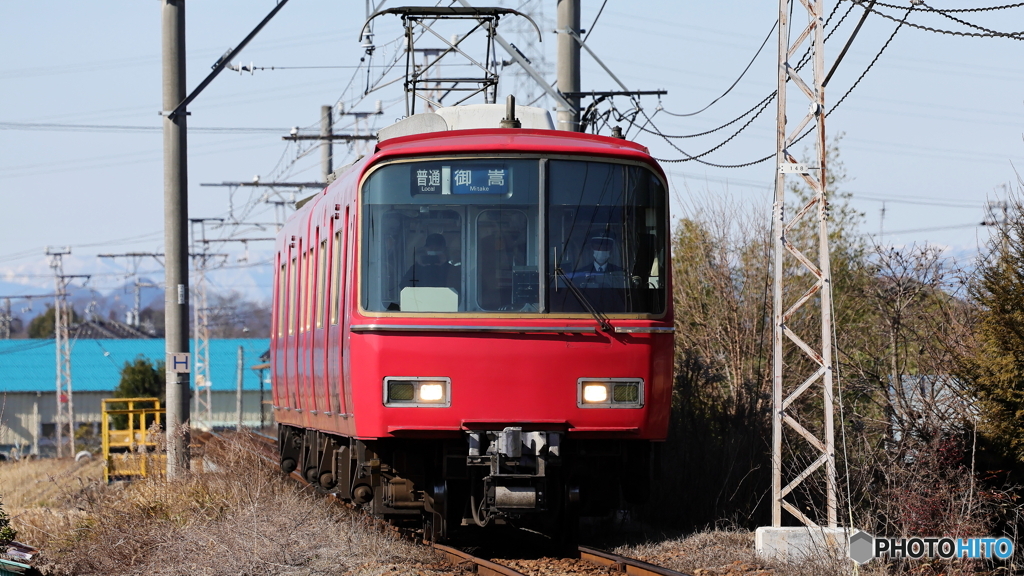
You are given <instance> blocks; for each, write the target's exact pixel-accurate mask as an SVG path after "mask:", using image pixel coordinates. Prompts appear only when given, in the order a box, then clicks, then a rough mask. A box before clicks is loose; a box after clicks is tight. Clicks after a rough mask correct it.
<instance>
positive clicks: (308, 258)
mask: <svg viewBox="0 0 1024 576" xmlns="http://www.w3.org/2000/svg"><path fill="white" fill-rule="evenodd" d="M303 260H305V262H306V266H305V276H303V277H302V281H303V282H305V288H306V290H305V293H304V294H303V296H304V297H305V298H306V306H305V308H304V309H303V311H302V318H303V323H302V326H303V328H302V330H303V331H309V329H310V327H311V326H312V324H313V290H314V289H315V288H316V283H315V282H314V277H313V274H314V270H313V266H315V265H316V260H315V259H314V255H313V247H312V246H310V247H309V252H307V253H306V254H304V255H303Z"/></svg>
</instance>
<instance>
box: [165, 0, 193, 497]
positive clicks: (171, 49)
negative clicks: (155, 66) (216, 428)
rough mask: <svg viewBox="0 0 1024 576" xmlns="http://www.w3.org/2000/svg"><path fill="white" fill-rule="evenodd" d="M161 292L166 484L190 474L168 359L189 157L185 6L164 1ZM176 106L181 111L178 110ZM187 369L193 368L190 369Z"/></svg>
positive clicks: (175, 325) (174, 338)
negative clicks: (163, 256)
mask: <svg viewBox="0 0 1024 576" xmlns="http://www.w3.org/2000/svg"><path fill="white" fill-rule="evenodd" d="M162 21H163V109H164V111H165V112H164V120H163V124H164V253H165V254H166V255H167V264H166V267H165V268H166V271H165V278H166V280H165V288H164V314H165V318H166V322H165V333H164V351H165V353H166V356H167V361H166V366H167V371H166V373H165V374H166V382H167V384H166V396H167V478H168V479H172V480H173V479H175V478H178V477H180V476H181V475H182V474H184V473H185V472H186V471H187V470H188V469H189V450H188V446H189V440H190V439H189V419H190V416H191V415H190V414H189V405H188V401H189V397H188V396H189V387H190V382H189V374H188V373H187V372H184V373H179V372H176V371H174V370H173V369H172V365H173V362H172V361H171V359H172V358H173V357H174V356H175V355H177V354H181V353H187V352H188V153H187V142H186V126H185V118H186V117H187V115H188V113H187V112H186V111H185V106H184V105H185V104H186V103H185V102H184V99H185V0H163V10H162ZM179 103H181V104H182V105H181V106H179ZM190 368H191V366H190Z"/></svg>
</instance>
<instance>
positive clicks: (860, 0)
mask: <svg viewBox="0 0 1024 576" xmlns="http://www.w3.org/2000/svg"><path fill="white" fill-rule="evenodd" d="M846 1H848V2H853V3H854V4H857V5H859V6H864V7H865V9H868V7H867V6H865V0H846ZM876 5H877V4H876ZM911 8H912V9H913V8H916V6H914V5H911ZM932 10H933V11H934V9H932ZM870 11H871V12H872V13H873V14H877V15H878V16H881V17H882V18H885V19H887V20H892V21H893V22H899V20H898V19H897V18H896V17H895V16H893V15H891V14H886V13H885V12H882V11H880V10H878V9H877V8H870ZM906 25H907V26H909V27H911V28H917V29H918V30H924V31H926V32H935V33H937V34H947V35H950V36H967V37H972V38H1010V39H1012V40H1024V32H997V31H992V32H964V31H962V30H945V29H942V28H935V27H932V26H925V25H923V24H917V23H914V22H906Z"/></svg>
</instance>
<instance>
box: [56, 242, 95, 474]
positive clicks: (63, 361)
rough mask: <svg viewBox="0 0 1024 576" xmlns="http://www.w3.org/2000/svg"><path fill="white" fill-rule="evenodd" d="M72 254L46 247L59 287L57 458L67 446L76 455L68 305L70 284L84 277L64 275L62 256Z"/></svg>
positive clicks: (57, 325)
mask: <svg viewBox="0 0 1024 576" xmlns="http://www.w3.org/2000/svg"><path fill="white" fill-rule="evenodd" d="M68 254H71V248H70V247H64V248H59V249H51V248H49V247H47V248H46V255H47V256H49V257H50V268H53V281H54V286H55V288H56V293H55V294H54V301H53V337H54V339H55V340H56V345H57V346H56V347H57V415H56V418H55V424H56V428H57V457H58V458H63V457H64V444H65V443H66V444H68V447H69V453H68V455H69V456H74V455H75V404H74V397H73V395H72V387H71V341H70V339H69V337H68V336H69V329H70V324H71V307H70V306H68V291H67V288H68V283H69V282H70V281H71V280H72V279H74V278H85V279H88V278H89V276H87V275H83V274H64V260H63V257H64V256H66V255H68Z"/></svg>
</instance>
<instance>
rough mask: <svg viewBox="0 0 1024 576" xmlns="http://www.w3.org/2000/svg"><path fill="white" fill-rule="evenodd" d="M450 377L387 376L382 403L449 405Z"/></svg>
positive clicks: (401, 406)
mask: <svg viewBox="0 0 1024 576" xmlns="http://www.w3.org/2000/svg"><path fill="white" fill-rule="evenodd" d="M450 390H451V379H450V378H430V377H418V376H414V377H408V378H406V377H390V376H389V377H387V378H385V379H384V405H385V406H390V407H394V408H416V407H432V408H446V407H448V406H451V397H450Z"/></svg>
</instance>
